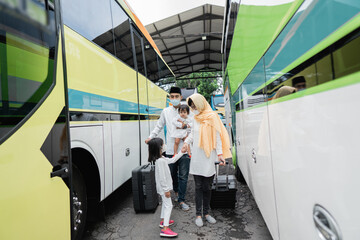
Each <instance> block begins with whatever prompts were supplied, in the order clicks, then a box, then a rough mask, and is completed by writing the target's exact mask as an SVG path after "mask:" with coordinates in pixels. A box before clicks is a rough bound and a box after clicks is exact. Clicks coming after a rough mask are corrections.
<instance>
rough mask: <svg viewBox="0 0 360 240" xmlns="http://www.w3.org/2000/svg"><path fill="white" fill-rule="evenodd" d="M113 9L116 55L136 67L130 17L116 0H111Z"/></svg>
mask: <svg viewBox="0 0 360 240" xmlns="http://www.w3.org/2000/svg"><path fill="white" fill-rule="evenodd" d="M111 11H112V21H113V28H114V29H113V32H114V37H115V53H116V57H117V58H119V59H120V60H122V61H123V62H125V63H126V64H127V65H129V66H130V67H132V68H135V66H134V58H133V52H132V42H131V34H130V22H129V18H128V16H127V15H126V13H125V12H124V11H123V10H122V8H121V7H120V6H119V4H118V3H116V2H115V1H111Z"/></svg>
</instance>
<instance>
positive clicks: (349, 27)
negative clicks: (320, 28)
mask: <svg viewBox="0 0 360 240" xmlns="http://www.w3.org/2000/svg"><path fill="white" fill-rule="evenodd" d="M359 22H360V13H359V14H357V15H356V16H354V17H353V18H352V20H349V21H348V22H347V23H345V24H344V26H342V27H341V28H340V29H339V30H337V31H335V32H334V33H333V34H331V35H329V36H328V37H327V38H325V39H324V40H323V41H321V42H320V43H319V44H317V45H316V46H314V47H313V48H312V49H310V50H309V51H308V52H306V53H305V54H304V55H302V56H301V57H299V58H298V59H296V60H295V61H294V62H293V63H291V64H290V65H288V66H287V67H286V68H284V69H283V70H282V71H280V73H278V74H277V75H275V76H274V77H273V78H271V79H269V80H268V81H267V82H266V83H264V84H262V85H261V86H260V87H258V88H257V89H256V90H255V91H253V92H252V93H250V94H249V96H252V95H253V94H255V93H256V92H258V91H260V90H261V89H263V88H264V87H265V86H267V85H269V84H270V83H272V82H274V81H275V80H276V79H278V78H279V77H281V76H282V75H284V73H287V72H289V71H290V70H292V69H294V68H295V67H297V66H298V65H300V64H301V63H303V62H305V61H306V60H308V59H309V58H311V57H312V56H314V55H316V54H317V53H319V52H321V51H322V50H324V49H325V48H327V47H328V46H330V45H331V44H333V43H335V42H336V41H337V40H339V39H341V38H342V37H344V36H346V35H347V34H349V33H351V32H352V31H354V30H355V29H357V28H358V23H359Z"/></svg>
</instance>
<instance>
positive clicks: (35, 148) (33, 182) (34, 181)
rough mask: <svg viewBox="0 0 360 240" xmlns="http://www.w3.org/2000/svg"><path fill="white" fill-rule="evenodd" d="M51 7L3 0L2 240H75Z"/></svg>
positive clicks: (40, 1)
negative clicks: (71, 239)
mask: <svg viewBox="0 0 360 240" xmlns="http://www.w3.org/2000/svg"><path fill="white" fill-rule="evenodd" d="M53 3H54V1H47V0H23V1H2V0H0V189H1V194H0V222H1V224H0V239H70V238H71V229H72V228H71V222H72V221H71V217H70V216H71V210H70V206H71V205H70V202H71V200H70V192H71V191H69V189H70V184H69V183H70V182H71V181H70V172H71V169H70V167H69V166H70V158H69V141H68V139H69V135H68V133H69V129H68V119H67V106H66V100H65V92H66V91H65V90H66V89H65V84H64V83H65V81H64V71H63V61H62V41H61V38H60V32H59V31H57V29H60V21H58V19H59V14H58V13H59V12H60V11H59V10H60V9H59V8H58V7H57V6H58V1H55V5H56V6H54V5H53ZM55 11H56V13H55ZM73 227H74V226H73Z"/></svg>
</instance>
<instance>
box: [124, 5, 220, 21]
mask: <svg viewBox="0 0 360 240" xmlns="http://www.w3.org/2000/svg"><path fill="white" fill-rule="evenodd" d="M126 1H127V2H128V4H129V5H130V7H131V8H132V10H133V11H134V12H135V14H136V16H137V17H138V18H139V19H140V21H141V22H142V24H143V25H144V26H146V25H148V24H150V23H153V22H157V21H159V20H162V19H164V18H167V17H170V16H173V15H175V14H178V13H181V12H184V11H187V10H190V9H192V8H195V7H198V6H201V5H204V4H206V3H209V4H213V5H218V6H225V0H126Z"/></svg>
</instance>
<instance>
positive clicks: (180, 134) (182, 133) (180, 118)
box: [171, 105, 192, 155]
mask: <svg viewBox="0 0 360 240" xmlns="http://www.w3.org/2000/svg"><path fill="white" fill-rule="evenodd" d="M178 111H179V115H177V117H176V118H175V119H174V120H173V122H172V124H173V125H174V126H173V127H174V128H175V129H174V131H173V134H172V136H171V137H173V138H175V144H174V154H176V153H177V152H178V148H179V144H180V141H181V140H183V141H185V139H186V137H187V136H188V134H189V133H190V132H191V125H192V123H191V121H190V119H189V113H190V109H189V106H188V105H180V107H179V109H178ZM188 150H190V148H189V149H188ZM188 154H189V155H191V153H190V152H188Z"/></svg>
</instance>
